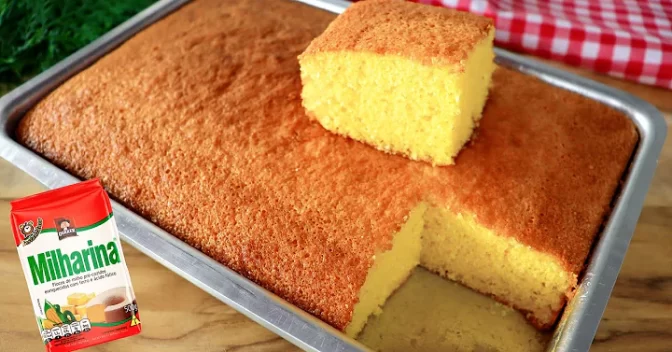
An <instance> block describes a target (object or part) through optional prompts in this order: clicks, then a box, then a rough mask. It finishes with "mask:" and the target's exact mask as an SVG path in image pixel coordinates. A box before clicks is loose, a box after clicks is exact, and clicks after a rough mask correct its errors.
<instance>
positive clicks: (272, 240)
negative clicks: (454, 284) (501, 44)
mask: <svg viewBox="0 0 672 352" xmlns="http://www.w3.org/2000/svg"><path fill="white" fill-rule="evenodd" d="M333 18H334V16H333V15H332V14H329V13H326V12H323V11H322V10H318V9H315V8H311V7H309V6H307V5H303V4H300V3H296V2H292V1H276V0H235V1H226V2H222V1H217V0H197V1H194V2H191V3H189V4H187V5H185V6H184V7H182V8H181V9H180V10H178V11H176V12H175V13H173V14H171V15H169V16H167V17H166V18H164V19H163V20H161V21H158V22H157V23H155V24H154V25H152V26H150V27H148V28H147V29H145V30H144V31H142V32H140V33H139V34H137V35H136V36H134V37H133V38H132V39H130V40H128V41H127V42H126V43H124V44H123V45H121V46H120V47H118V48H117V49H115V50H114V51H112V52H111V53H110V54H108V55H107V56H105V57H103V58H101V59H100V60H98V61H97V62H96V63H95V64H93V65H92V66H90V67H89V68H88V69H86V70H84V71H82V72H81V73H79V74H78V75H76V76H74V77H72V78H71V79H69V80H68V81H67V82H66V83H64V84H63V85H61V86H60V87H58V88H57V89H56V90H54V91H53V92H52V93H51V94H49V95H48V96H47V97H46V98H44V99H43V100H42V101H40V102H39V103H38V104H37V105H36V106H35V107H34V108H33V109H31V110H30V111H29V112H28V113H27V114H26V116H25V117H24V118H23V119H22V120H21V122H20V124H19V126H18V129H17V131H16V137H17V139H18V140H19V141H20V142H21V143H23V144H25V145H26V146H28V147H30V148H32V149H33V150H35V151H36V152H38V153H40V154H41V155H43V156H44V157H45V158H47V159H49V160H50V161H52V162H53V163H55V164H56V165H58V166H60V167H62V168H63V169H65V170H67V171H69V172H70V173H72V174H74V175H77V176H79V177H81V178H92V177H99V178H100V179H101V181H102V182H103V184H104V185H105V186H106V187H107V189H108V190H109V192H110V193H111V194H112V195H114V197H115V198H116V199H118V200H120V201H121V202H123V203H124V204H126V205H127V206H129V207H130V208H132V209H134V210H135V211H137V212H138V213H139V214H141V215H142V216H144V217H146V218H147V219H149V220H151V221H152V222H154V223H156V224H157V225H159V226H161V227H162V228H164V229H166V230H167V231H169V232H171V233H173V234H174V235H175V236H177V237H178V238H180V239H182V240H183V241H185V242H186V243H188V244H190V245H192V246H194V247H195V248H197V249H199V250H201V251H202V252H204V253H205V254H207V255H209V256H211V257H212V258H215V259H216V260H218V261H219V262H221V263H222V264H224V265H226V266H228V267H230V268H231V269H233V270H235V271H237V272H238V273H240V274H242V275H244V276H245V277H247V278H249V279H251V280H253V281H254V282H256V283H258V284H259V285H261V286H263V287H265V288H267V289H268V290H270V291H272V292H274V293H276V294H278V295H279V296H281V297H283V298H285V299H286V300H287V301H289V302H291V303H293V304H295V305H297V306H298V307H300V308H302V309H304V310H306V311H308V312H310V313H312V314H314V315H315V316H317V317H319V318H320V319H323V320H324V321H326V322H328V323H329V324H331V325H333V326H334V327H336V328H338V329H341V330H344V331H346V332H347V333H348V334H349V335H350V336H355V335H357V333H358V331H359V330H361V327H362V326H363V325H364V323H365V321H366V319H367V317H368V316H370V315H371V314H377V313H379V312H380V307H381V306H382V304H383V302H384V301H385V299H386V298H387V296H389V295H390V293H391V292H392V291H393V290H394V289H396V288H397V286H399V285H400V284H401V283H402V282H403V281H404V280H405V279H406V277H407V276H408V275H409V274H410V272H411V270H412V268H413V267H415V266H417V265H418V263H420V265H424V266H425V267H427V268H429V269H430V270H432V271H434V272H438V273H440V274H441V275H443V276H447V277H451V278H454V279H455V280H457V281H459V282H462V283H464V284H466V285H467V286H469V287H472V288H474V289H476V290H478V291H480V292H483V293H486V294H490V295H493V296H495V297H497V299H499V300H500V301H502V302H505V303H507V304H510V305H512V306H514V307H516V308H518V309H520V310H522V311H526V312H528V314H527V316H528V318H529V319H530V320H531V321H533V322H534V323H535V324H536V325H537V326H538V327H550V326H551V325H552V324H553V322H554V321H555V319H556V317H557V315H558V312H559V311H560V310H561V309H562V307H563V305H564V303H565V301H566V299H567V297H568V296H571V294H572V290H573V289H574V287H575V284H576V280H577V276H578V275H579V273H580V272H581V270H582V268H583V265H584V262H585V260H586V258H587V255H588V252H589V250H590V247H591V244H592V242H593V239H594V238H595V236H596V234H597V233H598V232H599V230H600V226H601V224H602V221H603V219H604V217H605V216H607V214H608V213H609V209H610V201H611V198H612V197H613V195H614V192H615V190H616V188H617V186H618V184H619V181H620V179H621V175H622V173H623V171H624V169H625V168H626V165H627V164H628V160H629V157H630V155H631V153H632V150H633V147H634V145H635V143H636V141H637V134H636V132H635V129H634V127H633V125H632V123H631V122H630V121H629V119H628V118H627V117H625V116H624V115H623V114H621V113H619V112H617V111H615V110H612V109H610V108H608V107H606V106H603V105H601V104H599V103H597V102H594V101H591V100H588V99H585V98H583V97H580V96H578V95H576V94H573V93H570V92H567V91H564V90H561V89H558V88H554V87H552V86H549V85H547V84H545V83H543V82H541V81H539V80H537V79H535V78H532V77H528V76H525V75H523V74H521V73H517V72H514V71H510V70H508V69H504V68H500V69H497V70H496V71H495V73H494V75H493V86H492V89H491V92H490V97H489V102H488V104H487V105H486V107H485V109H484V111H483V118H482V120H481V122H480V128H479V133H478V136H477V138H475V139H474V140H473V142H472V143H470V145H469V146H468V147H467V148H466V149H465V150H463V151H462V152H461V153H460V155H459V157H458V160H457V163H456V165H454V166H450V167H432V166H431V165H429V164H427V163H418V162H413V161H410V160H408V159H407V158H404V157H400V156H395V155H389V154H385V153H381V152H379V151H377V150H375V149H374V148H371V147H369V146H367V145H365V144H363V143H359V142H356V141H353V140H351V139H347V138H343V137H341V136H339V135H336V134H333V133H331V132H329V131H327V130H325V129H324V128H322V126H320V125H319V124H318V123H317V122H315V121H311V120H310V119H309V118H308V117H307V116H306V114H305V110H304V108H303V106H302V105H301V78H300V70H299V63H298V61H297V56H298V55H299V54H300V53H301V52H303V51H304V50H305V48H306V46H307V45H308V44H309V43H310V41H311V40H312V39H313V38H315V37H316V36H318V35H319V34H320V33H321V32H322V31H323V30H324V29H325V28H326V26H327V25H328V24H329V22H330V21H331V20H332V19H333ZM430 247H431V248H430ZM446 299H450V297H446ZM448 319H449V317H448Z"/></svg>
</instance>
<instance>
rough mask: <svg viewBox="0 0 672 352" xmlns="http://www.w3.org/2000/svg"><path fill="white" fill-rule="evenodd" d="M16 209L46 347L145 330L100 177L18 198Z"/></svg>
mask: <svg viewBox="0 0 672 352" xmlns="http://www.w3.org/2000/svg"><path fill="white" fill-rule="evenodd" d="M10 216H11V224H12V228H13V232H14V239H15V241H16V247H17V249H18V252H19V258H20V260H21V265H22V267H23V271H24V274H25V275H26V281H27V282H28V288H29V291H30V297H31V299H32V301H33V308H34V313H35V318H36V320H37V325H38V327H39V329H40V333H41V335H42V340H43V341H44V344H45V346H46V349H47V351H50V352H62V351H73V350H78V349H82V348H86V347H90V346H93V345H98V344H101V343H105V342H109V341H112V340H116V339H120V338H124V337H127V336H132V335H135V334H138V333H140V329H141V327H140V315H139V313H138V305H137V302H136V300H135V294H134V293H133V287H132V285H131V278H130V276H129V273H128V269H127V267H126V263H125V261H124V255H123V253H122V251H121V243H120V241H119V231H118V230H117V226H116V223H115V221H114V214H113V212H112V205H111V203H110V199H109V197H108V195H107V193H106V192H105V190H104V189H103V187H102V186H101V184H100V182H99V181H98V180H90V181H85V182H80V183H78V184H74V185H72V186H67V187H63V188H59V189H56V190H52V191H48V192H44V193H40V194H37V195H34V196H30V197H27V198H23V199H19V200H16V201H13V202H12V210H11V215H10Z"/></svg>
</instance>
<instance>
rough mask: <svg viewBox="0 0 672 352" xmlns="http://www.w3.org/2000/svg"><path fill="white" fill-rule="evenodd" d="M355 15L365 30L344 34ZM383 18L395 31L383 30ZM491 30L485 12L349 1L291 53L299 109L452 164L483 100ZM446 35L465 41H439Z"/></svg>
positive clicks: (377, 142) (348, 132) (335, 128)
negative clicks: (296, 65) (296, 64)
mask: <svg viewBox="0 0 672 352" xmlns="http://www.w3.org/2000/svg"><path fill="white" fill-rule="evenodd" d="M379 13H387V15H380V14H379ZM362 21H363V22H366V23H367V24H368V26H367V27H366V28H365V29H363V31H364V32H362V33H359V34H356V35H351V36H347V35H343V32H344V31H345V30H347V29H350V28H351V27H352V26H353V25H361V22H362ZM390 24H391V25H393V26H398V27H399V28H403V30H400V31H399V32H398V33H396V35H394V36H390V34H391V33H388V29H389V28H388V26H387V25H390ZM437 28H440V30H439V31H437ZM494 33H495V32H494V28H493V27H492V25H491V22H490V21H489V20H488V19H485V18H480V17H478V16H476V15H471V14H465V13H460V12H457V11H450V10H446V9H439V8H433V7H429V6H424V5H418V4H406V3H402V2H399V1H374V2H365V3H362V4H355V5H353V6H351V8H349V9H348V10H347V11H346V12H345V13H344V14H342V15H341V16H339V17H338V18H337V19H336V20H335V21H334V22H333V23H332V24H331V25H330V26H329V28H328V29H327V30H326V31H325V32H324V34H322V36H320V37H318V38H317V39H316V40H314V41H313V43H311V45H310V46H309V47H308V49H306V51H305V52H304V53H303V54H302V55H301V56H300V64H301V78H302V82H303V90H302V93H301V96H302V99H303V106H304V107H305V109H306V111H307V112H308V114H309V115H310V116H311V117H312V118H314V119H316V120H317V121H319V122H320V124H321V125H322V126H323V127H324V128H326V129H327V130H330V131H332V132H335V133H338V134H342V135H345V136H348V137H350V138H353V139H355V140H358V141H362V142H365V143H368V144H370V145H372V146H373V147H375V148H377V149H379V150H382V151H385V152H390V153H395V154H402V155H405V156H408V157H409V158H411V159H415V160H426V161H429V162H431V163H433V164H435V165H448V164H453V163H454V159H455V157H456V155H457V154H458V152H459V151H460V150H461V149H462V147H463V146H464V145H465V143H466V142H467V141H468V140H469V139H470V138H471V135H472V132H473V131H474V128H475V126H476V124H477V123H478V120H479V119H480V118H481V113H482V111H483V106H484V105H485V101H486V99H487V95H488V89H489V86H490V80H491V76H492V72H493V71H494V69H495V65H494V62H493V59H494V51H493V39H494ZM448 36H452V37H454V36H458V37H459V36H462V37H464V38H463V39H464V40H463V41H457V42H450V41H448V42H446V41H444V39H445V38H444V37H448ZM369 37H370V38H372V39H371V40H369ZM452 39H453V40H454V39H455V38H452ZM399 42H402V43H406V46H405V47H403V48H402V47H398V45H399V44H398V43H399ZM361 43H368V44H361ZM442 46H449V47H450V46H452V49H451V50H449V51H445V52H444V51H443V50H445V48H443V47H442ZM409 47H410V48H414V47H415V48H414V49H415V50H407V49H408V48H409Z"/></svg>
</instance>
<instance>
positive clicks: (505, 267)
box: [420, 207, 578, 330]
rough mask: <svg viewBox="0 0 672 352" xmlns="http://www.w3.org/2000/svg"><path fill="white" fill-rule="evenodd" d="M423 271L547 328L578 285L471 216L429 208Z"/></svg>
mask: <svg viewBox="0 0 672 352" xmlns="http://www.w3.org/2000/svg"><path fill="white" fill-rule="evenodd" d="M425 221H426V222H425V227H424V228H425V230H424V232H423V235H422V238H423V246H422V254H421V260H420V261H421V266H423V267H424V268H426V269H428V270H430V271H432V272H434V273H437V274H439V275H441V276H442V277H445V278H448V279H450V280H453V281H457V282H460V283H461V284H463V285H465V286H467V287H469V288H471V289H473V290H474V291H477V292H480V293H483V294H486V295H490V296H492V297H493V298H495V299H496V300H498V301H500V302H502V303H505V304H507V305H510V306H513V307H514V308H516V309H517V310H519V311H521V312H522V313H523V314H524V315H525V316H526V318H527V319H528V321H530V323H532V324H533V325H534V326H535V327H537V328H538V329H540V330H547V329H549V328H551V327H552V326H553V325H554V324H555V322H556V320H557V318H558V316H559V314H560V312H561V311H562V309H563V308H564V306H565V303H566V302H567V301H568V299H569V298H570V297H571V295H572V293H573V291H574V289H575V288H576V285H577V278H578V275H577V273H574V272H571V271H568V269H567V268H566V267H565V266H564V265H563V263H562V262H561V261H560V260H559V259H558V258H556V257H554V256H552V255H550V254H548V253H544V252H541V251H538V250H536V249H534V248H532V247H530V246H528V245H525V244H522V243H520V242H519V241H517V240H516V239H514V238H512V237H508V236H503V235H500V234H497V233H495V232H494V231H492V230H490V229H488V228H486V227H484V226H483V225H481V224H480V223H479V222H478V220H477V218H476V217H475V216H474V215H473V214H470V213H467V212H464V213H460V212H453V211H451V210H449V209H447V208H443V207H430V208H429V209H428V210H427V212H426V213H425Z"/></svg>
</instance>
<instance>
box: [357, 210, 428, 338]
mask: <svg viewBox="0 0 672 352" xmlns="http://www.w3.org/2000/svg"><path fill="white" fill-rule="evenodd" d="M426 209H427V206H426V205H425V204H424V203H420V204H419V205H417V206H416V207H415V208H414V209H413V210H411V212H410V213H409V215H407V216H406V217H405V219H404V220H406V222H405V223H404V225H403V226H402V227H401V229H400V230H399V231H398V232H397V233H396V234H394V237H393V239H392V241H391V242H392V248H390V249H389V250H387V251H385V252H382V253H378V254H376V255H374V257H373V258H372V259H373V264H372V265H371V267H370V268H369V270H368V273H367V275H366V280H365V281H364V284H363V285H362V287H361V288H360V289H359V294H358V299H359V301H358V302H357V303H356V304H355V307H354V309H353V313H352V319H351V320H350V323H349V324H348V325H347V326H346V327H345V333H346V335H348V336H350V337H352V338H356V337H357V335H358V334H359V333H360V332H361V331H362V329H363V328H364V326H365V325H366V322H367V320H368V319H369V317H370V316H373V315H380V314H381V313H382V307H383V305H384V304H385V302H386V300H387V299H388V298H389V297H390V296H391V295H392V293H394V291H396V290H397V288H399V287H400V286H401V285H402V284H403V283H404V282H405V281H406V279H407V278H408V277H409V276H410V275H411V272H412V271H413V269H415V268H416V267H417V266H418V264H420V252H421V250H422V241H421V234H422V231H423V227H424V219H423V217H424V214H425V211H426Z"/></svg>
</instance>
